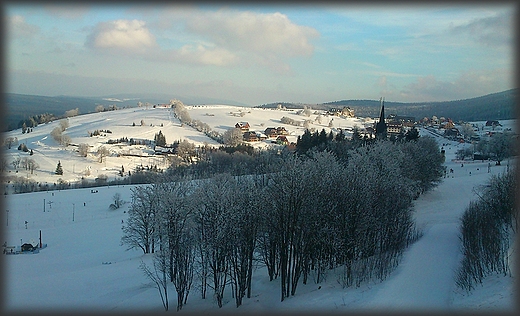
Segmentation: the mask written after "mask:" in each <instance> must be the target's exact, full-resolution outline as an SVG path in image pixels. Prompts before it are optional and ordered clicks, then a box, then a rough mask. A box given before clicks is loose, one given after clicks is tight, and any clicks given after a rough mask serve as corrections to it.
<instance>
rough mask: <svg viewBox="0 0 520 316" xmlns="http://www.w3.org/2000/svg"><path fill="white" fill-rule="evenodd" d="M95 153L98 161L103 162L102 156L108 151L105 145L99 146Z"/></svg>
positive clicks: (108, 152)
mask: <svg viewBox="0 0 520 316" xmlns="http://www.w3.org/2000/svg"><path fill="white" fill-rule="evenodd" d="M97 154H98V156H99V162H103V158H105V157H106V156H108V155H109V154H110V151H109V150H108V148H106V147H105V146H100V147H99V148H98V150H97Z"/></svg>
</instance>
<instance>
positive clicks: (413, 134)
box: [404, 126, 419, 141]
mask: <svg viewBox="0 0 520 316" xmlns="http://www.w3.org/2000/svg"><path fill="white" fill-rule="evenodd" d="M404 136H405V138H406V140H407V141H411V140H417V139H418V138H419V131H418V130H417V128H415V126H414V127H412V128H411V129H410V130H409V131H408V132H406V134H405V135H404Z"/></svg>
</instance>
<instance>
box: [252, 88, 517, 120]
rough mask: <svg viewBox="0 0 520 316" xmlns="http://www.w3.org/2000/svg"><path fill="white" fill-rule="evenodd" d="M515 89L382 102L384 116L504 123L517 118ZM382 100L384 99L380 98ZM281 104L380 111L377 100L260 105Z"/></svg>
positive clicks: (366, 112)
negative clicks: (450, 97)
mask: <svg viewBox="0 0 520 316" xmlns="http://www.w3.org/2000/svg"><path fill="white" fill-rule="evenodd" d="M517 96H518V89H511V90H507V91H503V92H498V93H492V94H488V95H485V96H481V97H476V98H471V99H464V100H456V101H441V102H416V103H402V102H391V101H385V113H387V114H396V115H399V116H413V117H415V119H416V120H420V119H422V118H424V117H432V116H433V115H435V116H437V117H445V118H451V119H452V120H453V121H454V122H458V121H465V122H470V121H487V120H507V119H515V118H516V114H517V113H516V104H517V103H516V101H517ZM383 97H384V96H383ZM278 104H281V105H282V106H283V107H285V108H287V109H301V108H303V107H304V106H307V107H310V108H311V109H313V110H328V109H330V108H342V107H344V106H347V107H350V108H351V109H353V110H354V114H355V116H357V117H377V116H379V111H380V110H381V104H380V103H379V100H341V101H334V102H326V103H321V104H304V103H287V102H278V103H270V104H263V105H259V106H258V107H262V108H276V107H278Z"/></svg>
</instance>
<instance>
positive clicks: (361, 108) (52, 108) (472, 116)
mask: <svg viewBox="0 0 520 316" xmlns="http://www.w3.org/2000/svg"><path fill="white" fill-rule="evenodd" d="M517 94H518V89H511V90H507V91H503V92H498V93H493V94H488V95H485V96H481V97H476V98H471V99H464V100H456V101H442V102H417V103H402V102H391V101H385V111H386V113H388V114H396V115H399V116H413V117H415V119H416V120H419V119H422V118H424V117H432V116H433V115H435V116H437V117H446V118H451V119H452V120H453V121H455V122H456V121H485V120H506V119H514V118H516V113H515V110H516V107H515V105H516V97H517ZM4 97H5V103H4V104H5V107H4V108H3V109H2V111H5V113H3V114H4V115H3V119H4V122H2V130H1V131H2V132H5V131H9V130H13V129H16V128H20V127H22V123H23V121H24V120H27V119H29V118H30V117H33V116H37V115H42V114H45V113H47V114H51V115H54V116H56V117H63V116H64V114H65V112H66V111H69V110H74V109H78V112H79V114H87V113H94V112H95V108H96V106H98V105H103V106H104V107H105V108H108V107H110V106H112V105H115V106H117V107H118V108H123V107H136V106H137V102H138V101H142V102H143V103H144V102H149V103H151V104H158V103H168V102H169V100H170V99H180V100H181V101H183V102H184V103H185V104H230V105H237V106H243V104H240V103H237V102H233V101H229V100H217V99H202V98H198V99H196V98H188V99H186V98H182V97H181V98H179V97H175V96H171V97H168V96H167V95H152V94H148V95H140V96H138V95H126V96H124V97H123V96H121V95H118V96H112V97H106V98H103V97H92V98H89V97H74V96H54V97H49V96H37V95H26V94H14V93H6V94H5V95H4ZM125 97H126V98H125ZM219 101H220V102H219ZM224 102H226V103H224ZM278 104H281V105H282V106H284V107H286V108H287V109H301V108H303V107H304V106H307V107H310V108H312V109H314V110H328V109H330V108H340V107H344V106H348V107H350V108H351V109H353V110H354V113H355V115H356V116H358V117H377V116H378V115H379V111H380V103H379V100H341V101H334V102H326V103H321V104H305V103H288V102H276V103H270V104H263V105H258V106H256V107H261V108H276V107H277V106H278Z"/></svg>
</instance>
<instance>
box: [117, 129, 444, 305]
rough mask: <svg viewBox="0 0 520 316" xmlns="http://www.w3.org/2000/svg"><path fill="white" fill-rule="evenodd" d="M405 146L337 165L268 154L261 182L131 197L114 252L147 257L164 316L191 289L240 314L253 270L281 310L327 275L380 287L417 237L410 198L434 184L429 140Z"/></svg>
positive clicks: (180, 186)
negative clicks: (172, 299)
mask: <svg viewBox="0 0 520 316" xmlns="http://www.w3.org/2000/svg"><path fill="white" fill-rule="evenodd" d="M413 144H414V145H412V144H400V145H396V144H393V143H391V142H378V143H375V144H373V145H371V146H368V147H360V148H357V149H356V150H351V151H349V157H348V159H346V162H345V159H343V160H340V159H338V158H337V157H336V156H335V155H334V154H332V153H331V152H329V151H322V152H311V153H309V154H308V155H302V156H300V155H295V154H293V153H288V152H280V153H272V155H275V156H276V158H275V157H273V158H272V159H271V160H269V159H268V158H266V157H263V158H262V159H264V160H266V161H270V162H271V164H270V165H269V171H268V172H261V171H260V170H259V171H258V172H256V173H254V174H249V175H242V176H231V175H230V174H219V175H216V176H214V177H212V178H209V179H204V180H190V181H187V180H182V179H179V178H176V180H175V181H172V180H169V179H166V178H164V179H162V181H161V182H158V183H156V184H151V185H148V186H141V187H136V188H135V189H134V191H133V197H132V204H131V207H130V209H129V211H128V214H129V219H128V220H127V224H126V225H125V226H124V227H123V238H122V243H123V244H126V245H127V246H128V247H129V248H140V249H142V251H143V253H145V254H146V253H153V267H154V268H151V267H148V266H147V265H145V264H143V265H142V268H143V270H144V271H145V272H146V273H147V275H148V276H150V277H151V278H152V280H155V281H156V282H155V284H156V285H157V287H158V289H159V291H160V293H161V297H162V298H163V304H164V305H165V308H166V309H167V308H168V306H167V299H165V297H166V296H167V288H168V284H169V283H173V285H174V286H175V289H176V292H177V309H181V308H182V306H183V305H184V304H185V303H186V301H187V298H188V294H189V292H190V289H191V288H192V282H195V283H196V284H197V289H198V290H199V291H200V293H201V295H202V297H203V298H206V293H207V291H208V290H211V291H212V293H213V297H214V299H215V301H216V303H217V305H218V306H219V307H222V306H223V304H224V303H225V297H224V293H225V291H224V290H225V289H226V288H227V287H231V289H232V293H233V297H234V299H235V304H236V306H237V307H238V306H240V305H241V304H242V300H243V299H244V298H249V297H251V292H252V290H253V284H252V274H253V271H254V270H255V269H254V265H257V264H261V265H263V266H265V267H266V270H267V274H268V276H266V277H269V279H270V280H271V281H273V280H278V281H279V282H280V297H281V300H282V301H283V300H284V299H286V298H287V297H289V296H291V295H295V293H296V290H297V287H298V285H299V284H301V283H304V284H306V283H307V282H309V280H310V279H312V280H313V281H314V282H316V283H319V282H322V281H323V280H325V279H326V277H327V276H328V275H329V274H330V273H334V275H335V276H336V278H337V281H338V282H340V284H341V285H342V286H344V287H348V286H353V285H355V286H359V285H360V284H361V282H363V281H367V280H370V279H379V280H383V279H384V278H385V277H386V276H387V275H388V274H389V273H390V272H391V271H392V270H393V269H394V268H395V267H396V266H397V264H398V262H399V258H400V256H401V254H402V251H403V250H404V249H405V247H406V246H407V245H408V244H409V243H410V242H412V241H413V240H414V239H415V238H417V236H418V232H417V231H416V230H415V225H414V223H413V218H412V200H413V199H414V197H416V196H417V194H418V193H417V192H422V191H423V190H422V188H424V190H427V189H429V188H430V187H431V186H432V185H433V183H435V181H437V180H438V179H437V177H438V178H440V177H441V172H440V170H441V166H440V165H441V159H440V152H439V150H438V148H437V150H436V151H435V150H434V148H435V146H436V144H435V142H430V141H428V140H427V139H425V140H424V141H421V142H419V141H417V142H413ZM428 148H432V150H431V151H428ZM415 151H420V152H422V153H423V156H428V155H433V157H431V158H430V160H427V159H426V158H424V159H419V158H417V156H418V154H417V153H415ZM412 153H414V155H412ZM257 163H259V164H262V163H261V162H258V161H257ZM427 164H434V165H436V168H435V167H431V166H427ZM266 165H267V164H266ZM407 168H412V169H411V170H413V171H406V169H407ZM428 170H430V171H428ZM415 172H419V173H420V172H424V173H427V172H430V173H431V174H430V178H429V179H430V180H426V178H424V179H423V178H421V177H420V176H419V175H416V174H415ZM427 181H430V182H432V183H431V184H430V185H425V182H427ZM330 271H335V272H330ZM329 272H330V273H329ZM161 280H167V281H168V282H166V283H164V282H161Z"/></svg>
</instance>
